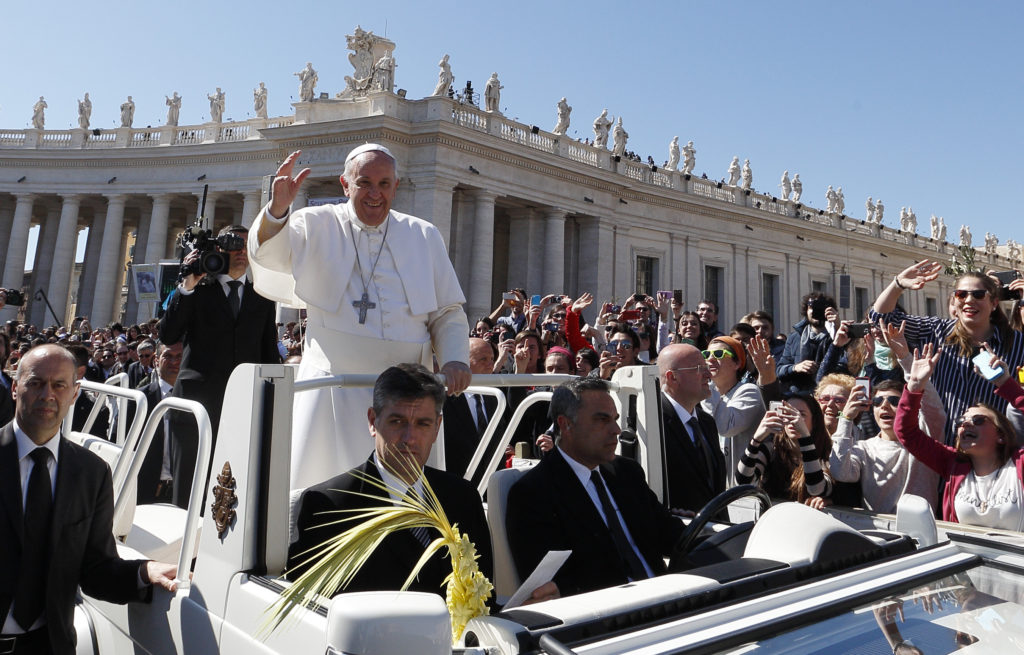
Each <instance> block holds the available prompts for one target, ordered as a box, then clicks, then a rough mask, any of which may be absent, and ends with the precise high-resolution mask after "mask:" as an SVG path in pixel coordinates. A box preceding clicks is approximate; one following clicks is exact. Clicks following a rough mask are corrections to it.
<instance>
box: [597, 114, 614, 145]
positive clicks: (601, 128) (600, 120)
mask: <svg viewBox="0 0 1024 655" xmlns="http://www.w3.org/2000/svg"><path fill="white" fill-rule="evenodd" d="M611 127H612V121H611V119H609V118H608V110H607V109H605V110H603V111H602V112H601V115H600V116H598V117H597V118H595V119H594V145H595V146H597V147H598V148H607V147H608V130H610V129H611Z"/></svg>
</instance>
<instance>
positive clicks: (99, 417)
mask: <svg viewBox="0 0 1024 655" xmlns="http://www.w3.org/2000/svg"><path fill="white" fill-rule="evenodd" d="M64 347H65V348H67V349H68V351H69V352H70V353H71V354H72V355H74V357H75V363H76V373H75V374H76V375H77V376H78V377H77V378H76V379H78V380H81V379H82V378H86V379H88V376H87V375H86V371H87V368H88V365H89V349H88V348H86V347H85V346H83V345H81V344H74V343H73V344H69V345H67V346H64ZM95 404H96V401H95V400H94V399H93V396H92V394H91V393H89V392H86V391H83V392H81V393H80V394H78V398H76V399H75V406H74V411H73V412H72V414H71V429H72V430H73V431H74V432H81V431H82V428H84V427H85V421H86V420H87V419H88V418H89V414H91V413H92V408H93V407H94V406H95ZM89 434H91V435H92V436H94V437H99V438H100V439H110V409H108V408H107V407H103V408H101V409H100V411H99V413H98V414H96V420H95V421H93V424H92V427H91V428H89Z"/></svg>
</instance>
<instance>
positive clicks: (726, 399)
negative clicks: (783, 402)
mask: <svg viewBox="0 0 1024 655" xmlns="http://www.w3.org/2000/svg"><path fill="white" fill-rule="evenodd" d="M701 354H703V355H704V359H706V360H707V362H708V369H710V371H711V381H712V385H711V396H709V397H708V398H706V399H705V400H702V401H701V403H700V405H701V408H702V409H703V410H704V411H705V412H707V413H708V414H711V416H712V417H714V419H715V425H716V426H717V427H718V436H719V438H720V440H721V443H720V445H721V447H722V455H723V456H724V457H725V474H726V476H725V485H726V487H735V486H736V467H737V466H738V465H739V463H740V458H741V457H742V456H743V452H744V451H745V450H746V448H747V446H748V445H750V439H751V437H753V436H754V431H755V430H756V429H757V424H758V423H759V422H760V421H761V418H762V417H764V411H765V407H764V400H762V399H761V391H760V390H759V389H758V388H757V385H756V384H753V383H750V382H743V381H742V378H743V373H744V371H745V370H746V366H747V353H746V351H745V350H744V348H743V344H742V343H740V342H739V340H738V339H733V338H732V337H727V336H725V335H722V336H718V337H715V338H714V339H713V340H712V341H711V343H709V344H708V348H707V350H704V351H702V353H701Z"/></svg>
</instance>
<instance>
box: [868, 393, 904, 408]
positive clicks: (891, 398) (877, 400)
mask: <svg viewBox="0 0 1024 655" xmlns="http://www.w3.org/2000/svg"><path fill="white" fill-rule="evenodd" d="M882 403H889V405H890V406H891V407H895V406H897V405H899V404H900V397H899V396H897V395H896V394H892V395H888V396H875V397H874V398H872V399H871V404H872V405H874V406H875V407H881V406H882Z"/></svg>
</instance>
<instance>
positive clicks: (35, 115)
mask: <svg viewBox="0 0 1024 655" xmlns="http://www.w3.org/2000/svg"><path fill="white" fill-rule="evenodd" d="M45 125H46V101H45V100H43V96H39V102H37V103H36V104H34V105H32V127H34V128H36V129H37V130H45V129H46V127H45Z"/></svg>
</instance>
